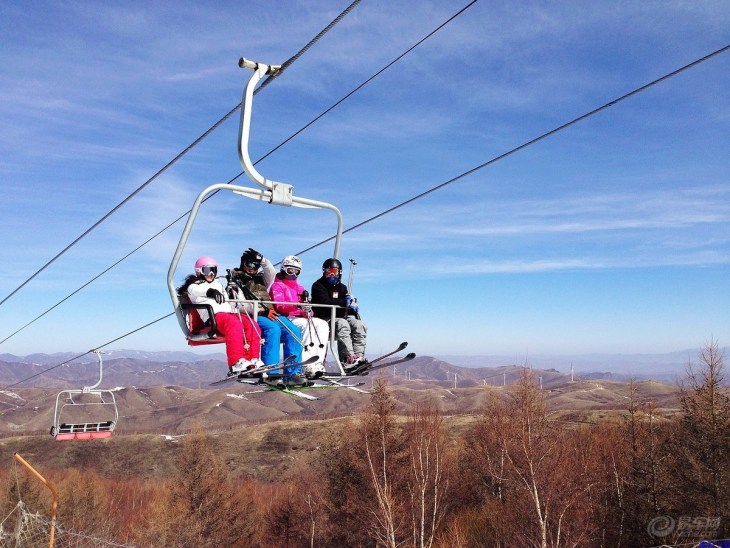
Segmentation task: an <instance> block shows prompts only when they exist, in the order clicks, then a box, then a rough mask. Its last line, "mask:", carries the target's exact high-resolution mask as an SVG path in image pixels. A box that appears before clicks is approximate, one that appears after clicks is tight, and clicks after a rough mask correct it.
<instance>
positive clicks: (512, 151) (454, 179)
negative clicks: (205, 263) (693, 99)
mask: <svg viewBox="0 0 730 548" xmlns="http://www.w3.org/2000/svg"><path fill="white" fill-rule="evenodd" d="M729 49H730V44H728V45H727V46H725V47H723V48H720V49H718V50H716V51H713V52H712V53H709V54H707V55H705V56H704V57H700V58H699V59H697V60H695V61H692V62H691V63H688V64H686V65H684V66H683V67H680V68H678V69H677V70H673V71H672V72H670V73H667V74H665V75H664V76H661V77H660V78H657V79H656V80H652V81H651V82H649V83H648V84H644V85H643V86H641V87H638V88H636V89H634V90H633V91H630V92H628V93H626V94H624V95H622V96H620V97H618V98H616V99H613V100H612V101H609V102H608V103H605V104H604V105H601V106H600V107H598V108H595V109H593V110H591V111H589V112H586V113H585V114H582V115H581V116H578V117H577V118H573V119H572V120H570V121H569V122H566V123H564V124H562V125H560V126H558V127H556V128H554V129H551V130H550V131H547V132H545V133H543V134H542V135H539V136H537V137H535V138H534V139H530V140H529V141H526V142H524V143H522V144H521V145H519V146H516V147H514V148H512V149H510V150H508V151H507V152H503V153H502V154H500V155H499V156H495V157H494V158H492V159H491V160H488V161H486V162H484V163H483V164H479V165H478V166H476V167H473V168H471V169H469V170H468V171H465V172H463V173H461V174H460V175H457V176H456V177H452V178H451V179H449V180H447V181H444V182H443V183H441V184H438V185H436V186H434V187H432V188H429V189H428V190H425V191H424V192H421V193H420V194H416V195H415V196H413V197H411V198H409V199H407V200H405V201H403V202H400V203H399V204H396V205H394V206H393V207H391V208H388V209H386V210H385V211H381V212H380V213H378V214H377V215H373V216H372V217H370V218H368V219H365V220H364V221H362V222H359V223H357V224H356V225H353V226H351V227H350V228H347V229H345V230H343V231H342V233H343V234H346V233H348V232H351V231H353V230H356V229H358V228H360V227H362V226H364V225H366V224H368V223H371V222H372V221H374V220H376V219H379V218H380V217H383V216H385V215H387V214H388V213H392V212H393V211H395V210H397V209H400V208H401V207H404V206H406V205H408V204H411V203H413V202H415V201H416V200H420V199H421V198H424V197H425V196H428V195H429V194H431V193H433V192H436V191H437V190H441V189H442V188H444V187H446V186H448V185H450V184H452V183H455V182H457V181H459V180H461V179H463V178H464V177H467V176H468V175H472V174H473V173H476V172H477V171H479V170H480V169H484V168H485V167H487V166H490V165H492V164H494V163H495V162H498V161H500V160H503V159H504V158H507V157H508V156H511V155H512V154H515V153H516V152H519V151H520V150H523V149H525V148H527V147H529V146H531V145H534V144H535V143H537V142H539V141H542V140H543V139H547V138H548V137H550V136H552V135H554V134H556V133H558V132H560V131H562V130H564V129H566V128H568V127H570V126H573V125H575V124H577V123H578V122H582V121H583V120H586V119H587V118H590V117H591V116H594V115H595V114H598V113H599V112H602V111H604V110H606V109H608V108H610V107H612V106H614V105H617V104H618V103H620V102H622V101H624V100H626V99H628V98H630V97H633V96H634V95H637V94H639V93H641V92H642V91H646V90H647V89H649V88H650V87H652V86H655V85H657V84H659V83H660V82H663V81H665V80H667V79H669V78H671V77H673V76H676V75H677V74H680V73H681V72H684V71H685V70H688V69H690V68H692V67H695V66H697V65H699V64H700V63H704V62H705V61H708V60H709V59H711V58H713V57H715V56H717V55H720V54H721V53H724V52H725V51H727V50H729ZM334 238H335V237H334V236H330V237H329V238H327V239H326V240H322V241H321V242H319V243H317V244H315V245H313V246H311V247H308V248H306V249H304V250H303V251H300V252H299V253H298V254H302V253H306V252H308V251H311V250H312V249H315V248H317V247H319V246H321V245H323V244H326V243H327V242H330V241H332V240H333V239H334Z"/></svg>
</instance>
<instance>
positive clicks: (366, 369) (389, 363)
mask: <svg viewBox="0 0 730 548" xmlns="http://www.w3.org/2000/svg"><path fill="white" fill-rule="evenodd" d="M415 357H416V353H415V352H411V353H410V354H406V355H405V356H403V357H402V358H396V359H395V360H390V361H387V362H385V363H379V364H377V365H375V366H373V365H372V362H371V363H368V364H365V367H363V368H358V369H356V370H355V371H354V372H353V373H351V374H353V375H367V374H368V373H370V372H371V371H375V370H376V369H380V368H382V367H390V366H392V365H398V364H399V363H405V362H409V361H411V360H412V359H413V358H415Z"/></svg>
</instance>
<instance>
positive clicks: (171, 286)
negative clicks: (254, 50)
mask: <svg viewBox="0 0 730 548" xmlns="http://www.w3.org/2000/svg"><path fill="white" fill-rule="evenodd" d="M238 64H239V66H240V67H241V68H246V69H251V70H253V74H252V76H251V78H249V80H248V83H247V84H246V86H245V88H244V91H243V99H242V102H241V121H240V124H239V131H238V158H239V160H240V162H241V167H242V168H243V171H244V172H245V173H246V175H247V176H248V178H249V179H251V181H252V182H253V183H255V184H256V185H257V186H258V187H259V188H251V187H244V186H240V185H230V184H226V183H218V184H213V185H210V186H209V187H207V188H205V189H204V190H203V191H202V192H201V193H200V194H199V195H198V197H197V198H196V200H195V203H194V204H193V207H192V208H191V210H190V214H189V215H188V219H187V222H186V223H185V227H184V228H183V232H182V235H181V236H180V241H179V243H178V245H177V248H176V250H175V254H174V255H173V258H172V261H171V262H170V268H169V269H168V271H167V287H168V290H169V293H170V298H171V299H172V304H173V306H174V307H175V311H176V316H177V319H178V322H179V324H180V328H181V329H182V331H183V333H185V335H186V337H187V338H188V340H189V341H190V340H192V337H193V336H194V335H193V334H192V333H191V332H190V329H189V327H188V325H187V323H186V317H185V312H184V311H183V310H182V307H181V303H180V299H179V297H178V295H177V289H176V287H175V283H174V275H175V271H176V270H177V266H178V263H179V262H180V258H181V257H182V254H183V250H184V249H185V245H186V244H187V241H188V238H189V236H190V232H191V230H192V227H193V225H194V223H195V219H196V217H197V215H198V210H199V209H200V206H201V204H202V203H203V201H204V200H205V199H206V198H207V197H208V196H209V195H211V194H212V193H213V192H217V191H219V190H227V191H231V192H234V193H235V194H238V195H241V196H245V197H246V198H251V199H252V200H257V201H261V202H266V203H268V204H272V205H280V206H288V207H291V206H294V207H301V208H316V209H329V210H330V211H332V212H333V213H334V214H335V217H336V218H337V232H336V235H335V245H334V252H333V255H332V256H333V257H334V258H337V257H338V256H339V253H340V241H341V239H342V227H343V221H342V214H341V213H340V210H339V209H337V207H335V206H334V205H332V204H329V203H326V202H322V201H319V200H312V199H309V198H300V197H298V196H294V189H293V187H292V185H290V184H287V183H282V182H278V181H273V180H271V179H267V178H266V177H264V176H263V175H261V174H260V173H259V172H258V171H257V170H256V168H255V167H254V165H253V162H252V161H251V156H250V154H249V149H248V147H249V137H250V129H251V111H252V105H253V95H254V89H255V88H256V84H258V82H259V81H260V80H261V78H263V77H264V76H265V75H267V74H268V75H271V74H275V73H276V72H278V71H279V70H280V69H281V66H280V65H265V64H263V63H257V62H254V61H250V60H248V59H245V58H243V57H242V58H241V59H240V60H239V62H238Z"/></svg>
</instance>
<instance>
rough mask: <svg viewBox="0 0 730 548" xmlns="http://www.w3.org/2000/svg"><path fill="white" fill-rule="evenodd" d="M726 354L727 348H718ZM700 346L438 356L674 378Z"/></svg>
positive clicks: (464, 362) (469, 362)
mask: <svg viewBox="0 0 730 548" xmlns="http://www.w3.org/2000/svg"><path fill="white" fill-rule="evenodd" d="M720 350H721V351H722V352H724V353H725V355H726V356H728V355H729V354H728V348H727V347H725V348H723V349H720ZM699 351H700V349H698V348H696V349H691V350H681V351H677V352H669V353H666V354H575V355H528V356H523V357H515V356H511V357H507V356H495V355H486V356H455V355H448V356H439V358H440V359H442V360H444V361H447V362H449V363H451V364H454V365H459V366H463V367H495V366H500V365H502V366H504V365H508V364H512V365H518V366H528V367H533V368H535V369H555V370H558V371H561V372H563V373H570V371H571V368H573V371H574V373H575V375H577V376H581V377H584V378H606V379H614V380H620V381H627V380H629V379H631V378H637V379H654V380H658V381H662V382H670V383H674V382H676V380H677V378H682V377H684V375H685V373H686V368H687V364H688V363H689V362H693V363H695V364H696V363H698V362H699Z"/></svg>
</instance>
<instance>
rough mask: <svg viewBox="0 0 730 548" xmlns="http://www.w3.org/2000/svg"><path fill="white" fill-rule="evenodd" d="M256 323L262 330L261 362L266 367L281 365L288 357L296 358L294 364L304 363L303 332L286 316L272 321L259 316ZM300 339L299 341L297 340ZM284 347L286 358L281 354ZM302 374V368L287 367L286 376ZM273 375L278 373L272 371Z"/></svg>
mask: <svg viewBox="0 0 730 548" xmlns="http://www.w3.org/2000/svg"><path fill="white" fill-rule="evenodd" d="M256 321H257V322H258V324H259V327H260V328H261V336H262V337H263V338H264V342H263V344H262V345H261V361H263V362H264V363H265V364H266V365H273V364H275V363H279V362H280V361H281V360H282V359H283V358H285V357H287V356H294V362H300V361H302V343H301V342H299V341H301V340H302V332H301V331H300V329H299V328H298V327H297V326H296V325H294V324H293V323H291V321H289V319H288V318H286V317H285V316H277V318H276V319H275V320H270V319H269V318H267V317H265V316H259V317H258V318H257V319H256ZM297 339H298V340H297ZM280 344H283V345H284V356H280V354H279V345H280ZM301 372H302V366H301V365H299V366H297V367H287V368H286V369H285V371H284V374H285V375H295V374H300V373H301ZM271 373H278V371H272V372H271Z"/></svg>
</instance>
